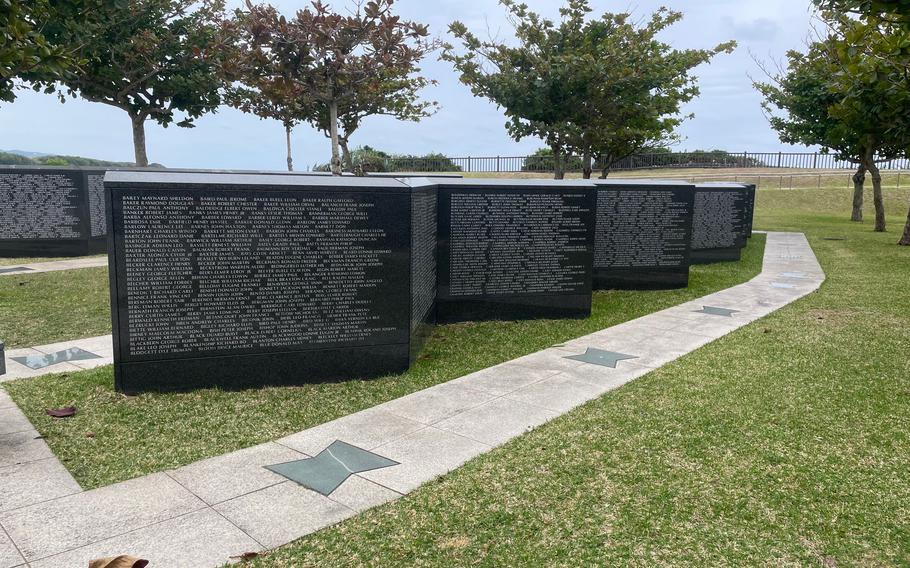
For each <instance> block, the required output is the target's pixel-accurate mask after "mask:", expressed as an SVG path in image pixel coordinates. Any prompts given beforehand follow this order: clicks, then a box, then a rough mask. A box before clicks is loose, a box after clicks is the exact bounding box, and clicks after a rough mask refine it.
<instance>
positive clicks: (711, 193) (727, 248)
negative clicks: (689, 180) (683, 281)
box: [691, 183, 754, 264]
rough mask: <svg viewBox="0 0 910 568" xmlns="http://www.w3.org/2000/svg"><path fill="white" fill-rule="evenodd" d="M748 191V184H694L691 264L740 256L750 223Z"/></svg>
mask: <svg viewBox="0 0 910 568" xmlns="http://www.w3.org/2000/svg"><path fill="white" fill-rule="evenodd" d="M752 193H754V190H753V192H752ZM749 194H750V190H749V186H746V185H743V184H729V183H705V184H698V185H696V186H695V204H694V216H693V220H692V255H691V259H692V264H707V263H711V262H723V261H735V260H739V259H740V257H741V255H742V249H743V248H744V247H745V246H746V242H747V234H748V232H749V227H750V225H751V214H750V212H749V200H750V197H749Z"/></svg>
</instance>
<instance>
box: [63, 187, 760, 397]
mask: <svg viewBox="0 0 910 568" xmlns="http://www.w3.org/2000/svg"><path fill="white" fill-rule="evenodd" d="M66 179H69V178H66ZM73 179H75V178H73ZM54 183H56V184H57V185H60V186H63V185H65V184H64V183H63V181H62V180H56V181H55V182H54ZM70 185H74V186H75V185H78V181H72V182H71V183H70ZM86 187H91V188H93V189H92V191H90V192H89V193H88V199H87V201H86V203H87V208H88V209H90V210H91V209H92V208H95V207H99V203H101V204H103V203H105V202H108V203H109V204H110V206H109V208H108V217H107V220H106V224H93V225H91V230H92V231H94V232H96V233H101V232H104V231H105V230H106V229H107V228H110V229H111V238H110V253H109V254H110V263H111V267H112V269H111V271H110V278H111V298H112V314H113V325H114V352H115V355H114V363H115V382H116V386H117V388H118V389H119V390H121V391H124V392H141V391H148V390H157V391H168V390H187V389H192V388H199V387H208V386H219V387H222V388H246V387H258V386H263V385H281V384H301V383H308V382H315V381H324V380H334V379H344V378H356V377H374V376H380V375H385V374H389V373H397V372H402V371H404V370H406V369H407V368H408V367H409V365H410V364H411V363H412V362H413V361H414V360H415V359H416V358H417V356H418V355H419V351H420V348H421V347H422V345H423V342H424V340H425V338H426V337H427V336H428V332H429V330H430V329H431V326H432V325H433V324H434V323H436V322H459V321H471V320H484V319H509V320H511V319H528V318H569V317H585V316H587V315H589V314H590V311H591V300H592V289H593V288H594V287H600V288H627V289H649V288H670V287H679V286H685V285H686V283H687V281H688V272H689V265H690V262H691V261H692V260H693V257H694V256H695V254H696V249H697V250H698V251H700V252H702V253H708V254H710V255H711V257H710V258H711V260H715V259H718V260H719V259H723V258H724V255H733V254H734V253H735V255H736V257H737V258H738V256H739V250H740V248H741V247H742V246H744V245H745V238H746V228H747V226H748V225H749V223H750V222H751V209H752V205H751V203H752V202H751V201H750V200H751V199H752V198H751V197H750V192H749V189H750V188H748V186H742V185H738V184H711V185H703V186H699V187H698V188H697V189H696V188H695V186H692V185H691V184H687V183H685V182H666V181H657V180H654V181H648V180H639V181H631V180H605V181H598V182H596V183H593V182H587V181H581V180H578V181H543V180H481V179H454V178H419V177H414V178H402V179H392V178H388V177H380V176H377V177H367V178H364V177H341V178H339V177H331V176H303V175H283V174H278V173H269V174H258V175H257V174H253V173H248V172H243V173H223V172H221V173H201V172H190V171H182V172H177V171H167V172H151V171H136V170H133V171H111V172H109V173H108V175H107V177H106V179H105V181H104V184H103V187H104V195H101V196H100V197H99V196H98V194H97V188H98V185H97V180H89V181H88V183H87V185H86ZM92 195H94V197H92ZM751 195H753V196H754V190H753V191H752V193H751Z"/></svg>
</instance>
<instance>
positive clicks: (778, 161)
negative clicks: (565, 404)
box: [777, 152, 784, 168]
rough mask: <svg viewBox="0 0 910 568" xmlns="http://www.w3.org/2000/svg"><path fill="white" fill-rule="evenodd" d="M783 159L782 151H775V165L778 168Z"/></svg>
mask: <svg viewBox="0 0 910 568" xmlns="http://www.w3.org/2000/svg"><path fill="white" fill-rule="evenodd" d="M783 159H784V153H783V152H778V153H777V167H778V168H780V165H781V164H782V163H783Z"/></svg>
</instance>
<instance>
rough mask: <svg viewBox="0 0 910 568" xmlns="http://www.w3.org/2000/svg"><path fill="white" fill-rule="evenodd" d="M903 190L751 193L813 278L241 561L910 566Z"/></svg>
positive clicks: (764, 224) (908, 255)
mask: <svg viewBox="0 0 910 568" xmlns="http://www.w3.org/2000/svg"><path fill="white" fill-rule="evenodd" d="M907 199H908V195H907V193H906V192H903V193H898V192H889V195H888V207H889V208H890V211H891V212H892V213H894V216H893V217H891V218H890V219H889V221H890V222H891V232H890V233H889V234H884V235H882V234H876V233H873V232H872V231H871V225H870V224H856V223H850V222H849V221H847V220H846V219H847V218H848V212H849V193H848V192H847V191H846V190H840V191H837V192H835V191H827V192H818V191H817V190H814V191H784V192H781V191H769V192H761V193H760V194H759V206H758V217H757V224H756V226H757V228H761V229H771V230H797V231H804V232H806V233H807V235H808V236H809V240H810V242H811V244H812V246H813V248H814V249H815V252H816V254H817V255H818V257H819V260H820V261H821V263H822V266H823V267H824V269H825V270H826V272H827V275H828V280H827V282H826V283H825V284H824V285H823V287H822V288H821V290H820V291H819V292H817V293H814V294H811V295H810V296H808V297H807V298H805V299H803V300H801V301H799V302H797V303H795V304H792V305H791V306H788V307H786V308H784V309H782V310H780V311H778V312H776V313H774V314H772V315H771V316H769V317H767V318H765V319H762V320H760V321H758V322H756V323H754V324H752V325H749V326H747V327H745V328H743V329H741V330H739V331H737V332H735V333H733V334H731V335H729V336H727V337H725V338H723V339H721V340H719V341H717V342H715V343H713V344H711V345H708V346H706V347H704V348H702V349H700V350H698V351H696V352H694V353H692V354H690V355H688V356H686V357H683V358H682V359H680V360H678V361H676V362H674V363H672V364H670V365H667V366H665V367H663V368H661V369H659V370H658V371H655V372H653V373H650V374H649V375H646V376H645V377H643V378H640V379H638V380H637V381H634V382H632V383H630V384H628V385H626V386H624V387H622V388H620V389H618V390H616V391H613V392H611V393H609V394H607V395H606V396H603V397H601V398H600V399H598V400H595V401H592V402H590V403H589V404H587V405H585V406H583V407H581V408H579V409H576V410H575V411H573V412H571V413H569V414H567V415H565V416H563V417H561V418H558V419H556V420H554V421H553V422H551V423H549V424H546V425H544V426H543V427H541V428H538V429H536V430H535V431H533V432H531V433H529V434H528V435H525V436H522V437H520V438H517V439H515V440H513V441H512V442H510V443H509V444H507V445H505V446H503V447H501V448H499V449H497V450H495V451H493V452H491V453H489V454H486V455H484V456H481V457H479V458H477V459H475V460H473V461H471V462H469V463H468V464H467V465H466V466H464V467H462V468H460V469H458V470H456V471H454V472H452V473H451V474H449V475H446V476H444V477H442V478H440V479H438V480H436V481H435V482H432V483H429V484H427V485H425V486H424V487H422V488H420V489H419V490H417V491H415V492H414V493H412V494H410V495H408V496H406V497H404V498H402V499H400V500H399V501H397V502H394V503H391V504H388V505H386V506H383V507H379V508H377V509H374V510H371V511H369V512H367V513H365V514H363V515H360V516H358V517H356V518H354V519H351V520H349V521H347V522H344V523H341V524H340V525H337V526H335V527H331V528H329V529H326V530H323V531H320V532H318V533H315V534H313V535H310V536H309V537H305V538H303V539H301V540H299V541H297V542H295V543H292V544H290V545H287V546H285V547H282V548H280V549H278V550H277V551H275V552H273V553H270V554H268V555H266V556H264V557H261V558H260V559H258V560H257V561H255V562H253V565H254V566H256V567H259V568H263V567H278V566H288V567H290V566H311V565H320V566H340V565H345V566H352V565H375V566H463V565H479V566H655V565H657V566H742V565H748V566H754V565H760V566H823V567H835V566H908V565H910V248H906V247H903V248H902V247H897V246H895V244H894V243H895V242H896V241H897V238H898V235H897V233H898V230H899V228H901V227H902V223H901V221H902V220H903V214H905V213H906V207H907ZM898 214H900V215H898ZM829 238H842V239H846V240H826V239H829Z"/></svg>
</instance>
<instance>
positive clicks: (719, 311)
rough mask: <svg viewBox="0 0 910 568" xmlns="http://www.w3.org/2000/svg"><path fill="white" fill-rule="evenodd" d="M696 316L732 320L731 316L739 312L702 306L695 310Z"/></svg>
mask: <svg viewBox="0 0 910 568" xmlns="http://www.w3.org/2000/svg"><path fill="white" fill-rule="evenodd" d="M695 313H696V314H708V315H712V316H721V317H725V318H732V317H733V314H738V313H739V310H728V309H727V308H715V307H713V306H704V307H702V309H700V310H695Z"/></svg>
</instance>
